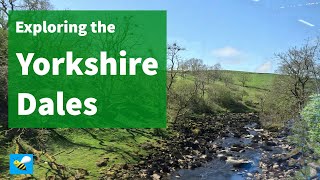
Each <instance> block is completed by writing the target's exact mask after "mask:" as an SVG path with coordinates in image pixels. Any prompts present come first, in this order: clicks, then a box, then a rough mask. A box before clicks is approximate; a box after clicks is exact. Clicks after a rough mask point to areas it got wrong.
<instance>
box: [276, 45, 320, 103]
mask: <svg viewBox="0 0 320 180" xmlns="http://www.w3.org/2000/svg"><path fill="white" fill-rule="evenodd" d="M276 57H277V58H278V59H279V60H280V66H279V72H280V73H281V74H284V75H287V76H288V81H290V92H291V93H292V95H293V96H294V97H295V98H296V100H297V102H298V105H299V107H300V108H302V107H303V106H304V104H305V102H306V99H307V98H308V96H309V95H310V94H311V93H312V91H313V92H314V90H312V89H310V88H309V85H310V83H311V84H312V83H313V82H315V86H316V89H317V90H318V91H319V85H318V84H317V82H318V78H319V77H318V76H319V75H318V71H319V70H318V67H319V64H318V62H317V57H319V41H317V43H316V44H310V43H309V42H308V43H306V44H305V45H304V46H302V47H301V48H298V47H293V48H290V49H289V50H288V51H287V52H284V53H279V54H276Z"/></svg>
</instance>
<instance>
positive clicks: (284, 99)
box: [0, 0, 320, 179]
mask: <svg viewBox="0 0 320 180" xmlns="http://www.w3.org/2000/svg"><path fill="white" fill-rule="evenodd" d="M0 2H2V3H1V4H2V5H1V6H2V9H1V11H3V13H2V18H1V21H0V24H1V28H0V65H1V66H0V84H1V85H0V97H1V99H0V120H1V121H0V122H1V123H0V145H1V147H2V148H1V149H0V178H8V179H9V178H14V179H188V178H192V177H193V178H200V177H201V178H207V179H210V177H211V178H212V177H217V178H220V179H229V178H239V179H242V178H243V179H244V178H248V179H271V178H273V179H306V178H317V172H319V163H320V162H319V160H320V159H319V155H320V151H319V129H320V127H319V116H320V115H319V114H320V112H319V109H320V107H319V79H320V78H319V69H320V68H319V59H318V58H319V41H317V42H313V41H312V42H306V44H305V45H302V46H301V47H294V48H291V49H289V50H288V51H285V52H283V53H280V54H276V55H275V57H276V58H277V59H278V62H279V68H278V71H277V74H258V73H249V72H236V71H227V70H223V69H222V68H221V66H220V65H219V64H216V65H214V66H208V65H206V64H204V63H203V61H202V60H201V59H197V58H192V59H188V60H181V59H182V58H181V57H180V56H181V52H182V51H184V48H183V47H181V46H179V45H178V44H170V45H168V56H167V57H168V76H167V100H168V105H167V117H168V118H167V119H168V127H167V128H166V129H22V128H20V129H9V128H8V127H7V118H8V117H7V111H8V109H7V107H8V98H7V51H8V49H7V28H6V27H7V25H6V12H7V10H9V9H11V8H12V9H14V8H15V7H16V6H13V4H12V3H14V2H12V1H0ZM10 2H11V3H10ZM23 2H24V3H25V4H24V6H22V7H24V9H29V10H34V9H50V8H51V5H50V3H49V2H48V1H46V0H40V1H36V3H31V1H23ZM10 153H32V154H34V156H35V171H34V172H35V174H34V175H33V176H10V175H8V169H9V168H8V164H9V163H8V157H9V156H8V155H9V154H10Z"/></svg>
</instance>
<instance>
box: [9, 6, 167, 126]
mask: <svg viewBox="0 0 320 180" xmlns="http://www.w3.org/2000/svg"><path fill="white" fill-rule="evenodd" d="M8 86H9V91H8V92H9V127H10V128H165V127H166V12H165V11H12V12H10V14H9V80H8Z"/></svg>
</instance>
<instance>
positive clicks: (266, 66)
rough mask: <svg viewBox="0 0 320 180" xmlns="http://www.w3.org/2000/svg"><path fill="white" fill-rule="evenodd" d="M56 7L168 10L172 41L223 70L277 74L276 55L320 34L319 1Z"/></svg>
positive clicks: (142, 1)
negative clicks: (217, 64)
mask: <svg viewBox="0 0 320 180" xmlns="http://www.w3.org/2000/svg"><path fill="white" fill-rule="evenodd" d="M51 2H52V4H53V5H54V8H55V9H72V10H167V19H168V42H178V43H180V44H181V45H182V46H184V47H185V48H186V49H187V50H186V51H185V52H184V53H183V54H182V56H183V57H184V58H192V57H195V58H200V59H203V61H204V62H205V63H207V64H210V65H213V64H215V63H221V65H222V68H223V69H231V70H241V71H252V72H274V70H275V69H276V68H277V61H276V60H275V58H274V54H275V53H277V52H283V51H285V50H286V49H288V48H289V47H292V46H299V45H302V44H303V43H304V42H306V40H307V39H310V40H312V39H315V38H316V37H317V36H319V35H320V18H319V17H320V16H319V15H320V0H207V1H205V0H104V1H102V0H90V1H89V0H68V1H66V0H52V1H51Z"/></svg>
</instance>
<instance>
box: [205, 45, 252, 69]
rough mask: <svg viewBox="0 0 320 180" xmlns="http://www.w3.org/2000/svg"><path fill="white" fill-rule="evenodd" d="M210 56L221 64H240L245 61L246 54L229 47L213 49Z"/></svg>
mask: <svg viewBox="0 0 320 180" xmlns="http://www.w3.org/2000/svg"><path fill="white" fill-rule="evenodd" d="M211 55H212V56H213V57H214V58H215V60H216V61H218V62H219V63H222V64H231V65H235V64H241V63H243V62H244V61H246V60H247V54H246V53H244V52H242V51H241V50H239V49H236V48H234V47H231V46H226V47H223V48H218V49H214V50H212V51H211Z"/></svg>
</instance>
